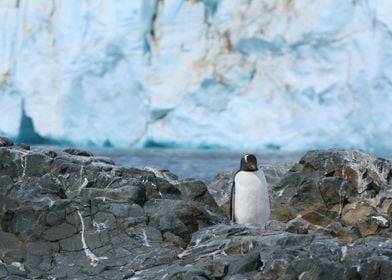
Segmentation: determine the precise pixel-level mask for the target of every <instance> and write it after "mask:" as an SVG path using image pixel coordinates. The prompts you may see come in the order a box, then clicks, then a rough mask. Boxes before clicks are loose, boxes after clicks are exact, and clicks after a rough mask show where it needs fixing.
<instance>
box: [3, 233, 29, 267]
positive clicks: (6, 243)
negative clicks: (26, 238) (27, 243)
mask: <svg viewBox="0 0 392 280" xmlns="http://www.w3.org/2000/svg"><path fill="white" fill-rule="evenodd" d="M0 252H1V256H2V258H7V259H8V260H15V261H16V260H19V259H20V258H21V257H22V256H23V254H24V248H23V243H22V241H21V240H19V239H18V237H17V236H16V235H14V234H12V233H9V232H4V231H0Z"/></svg>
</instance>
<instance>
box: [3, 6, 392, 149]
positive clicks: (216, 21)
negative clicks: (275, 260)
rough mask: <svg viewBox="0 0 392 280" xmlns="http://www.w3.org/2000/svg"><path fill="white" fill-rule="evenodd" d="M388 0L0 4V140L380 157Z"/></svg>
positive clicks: (391, 27)
mask: <svg viewBox="0 0 392 280" xmlns="http://www.w3.org/2000/svg"><path fill="white" fill-rule="evenodd" d="M391 92H392V5H391V4H390V0H372V1H368V0H353V1H352V0H343V1H342V0H323V1H314V0H296V1H295V0H282V1H277V0H258V1H250V0H225V1H219V0H199V1H197V0H188V1H185V0H132V1H127V0H95V1H88V0H66V1H65V0H52V1H46V0H2V1H0V116H1V117H0V134H3V135H7V136H10V137H13V138H18V137H19V139H21V140H26V139H32V137H33V138H34V137H35V138H37V139H49V140H54V141H59V142H68V143H73V144H76V145H96V146H103V145H113V146H118V147H130V146H139V147H140V146H155V145H158V146H183V147H228V148H238V149H242V148H261V149H262V148H281V149H283V150H295V149H308V148H316V147H327V146H328V147H329V146H344V147H360V148H365V149H368V150H382V149H389V148H391V144H390V141H389V139H391V138H392V129H391V128H392V118H389V117H388V115H389V114H390V111H391V106H392V94H391Z"/></svg>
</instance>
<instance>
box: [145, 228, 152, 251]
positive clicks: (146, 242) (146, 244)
mask: <svg viewBox="0 0 392 280" xmlns="http://www.w3.org/2000/svg"><path fill="white" fill-rule="evenodd" d="M143 244H144V246H146V247H152V246H151V244H150V242H148V238H147V232H146V230H145V229H143Z"/></svg>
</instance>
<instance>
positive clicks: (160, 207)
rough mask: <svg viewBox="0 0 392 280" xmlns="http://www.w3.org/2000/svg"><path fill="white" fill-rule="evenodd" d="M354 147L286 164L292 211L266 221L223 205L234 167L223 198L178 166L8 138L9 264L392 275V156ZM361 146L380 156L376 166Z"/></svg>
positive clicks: (116, 273) (76, 274) (257, 274)
mask: <svg viewBox="0 0 392 280" xmlns="http://www.w3.org/2000/svg"><path fill="white" fill-rule="evenodd" d="M325 153H332V156H333V158H332V162H333V164H330V163H329V162H325V161H328V158H329V157H330V156H331V155H328V156H327V155H325ZM342 154H343V155H344V156H343V155H342ZM353 155H354V156H353V157H350V156H351V154H350V153H348V152H345V151H339V152H336V153H335V152H331V151H327V152H325V151H319V152H317V153H316V152H312V153H311V155H306V156H305V157H304V158H303V162H302V161H300V163H298V164H296V165H295V166H294V167H293V168H292V169H291V171H290V172H288V173H287V174H286V175H285V176H284V178H283V179H282V180H280V181H278V178H277V177H278V176H280V173H279V172H277V173H274V174H273V175H272V177H271V178H273V180H275V181H274V182H276V184H274V185H272V184H271V199H276V200H275V201H274V203H275V204H274V207H275V208H273V214H274V215H275V216H276V217H280V218H281V219H280V221H276V220H271V221H270V222H269V223H268V225H267V227H266V230H264V229H261V228H258V227H255V226H251V225H236V224H230V223H229V221H228V219H227V217H226V216H225V215H224V214H223V213H222V211H221V209H220V207H219V206H221V207H223V208H224V205H225V203H227V201H226V202H225V199H226V198H227V197H228V194H225V193H224V190H223V192H222V190H220V189H219V188H218V186H222V187H224V186H226V183H227V182H228V180H229V176H226V175H225V176H223V175H222V177H217V178H221V179H222V181H221V182H219V181H214V182H213V184H215V187H216V188H210V189H211V190H213V191H215V193H214V196H215V197H216V198H217V199H218V200H217V201H218V203H216V202H215V201H214V199H213V196H212V195H211V193H210V191H209V187H210V186H211V184H210V185H209V187H206V185H205V184H204V183H203V182H201V181H196V180H188V179H187V180H178V178H177V177H176V176H175V175H173V174H171V173H170V172H168V171H166V170H157V169H153V168H146V169H137V168H127V167H117V166H115V165H114V164H112V162H111V160H108V159H105V158H102V159H101V158H96V157H93V156H87V155H72V154H69V153H63V152H58V153H57V152H56V153H52V152H51V151H46V150H35V149H32V150H26V149H23V148H22V147H18V146H15V145H13V146H3V147H0V194H1V195H0V205H1V206H0V229H1V231H0V253H1V257H0V259H1V261H0V276H1V277H3V278H6V279H7V278H9V279H12V277H13V278H15V279H18V278H20V279H48V278H56V279H57V278H58V279H60V278H63V279H127V278H131V279H132V278H133V279H161V278H167V279H297V278H298V279H330V278H329V277H333V278H336V279H348V278H351V279H355V278H361V277H362V278H366V277H368V278H372V279H381V277H384V278H385V279H389V278H388V277H390V276H391V274H390V267H391V266H390V265H391V261H390V258H391V257H392V255H391V251H392V244H391V242H390V238H388V237H390V236H391V230H390V228H389V225H390V220H391V213H392V210H391V209H392V206H391V202H392V194H390V191H389V187H388V186H389V185H388V184H389V181H388V180H389V179H388V176H389V177H390V175H389V174H392V173H391V172H390V170H391V168H390V166H389V162H388V161H386V160H384V161H383V160H380V159H373V158H371V157H366V156H365V155H361V156H359V155H356V154H355V153H354V154H353ZM357 157H360V158H361V160H363V159H365V158H368V159H369V160H368V161H366V162H365V163H363V165H364V166H365V167H362V165H361V164H362V163H360V162H359V161H358V162H356V160H358V159H357ZM371 159H373V161H372V160H371ZM342 160H343V161H344V160H345V161H346V162H345V166H346V167H347V168H348V169H347V170H348V171H347V170H346V171H347V172H346V173H344V172H343V171H342V170H343V168H342V166H344V164H342V163H341V161H342ZM355 164H357V165H355ZM372 164H374V165H375V166H376V167H374V168H373V167H372ZM368 165H369V166H370V167H369V166H368ZM311 166H313V167H311ZM323 168H325V170H324V169H323ZM334 168H335V169H336V170H335V171H334ZM318 169H320V170H318ZM271 170H273V168H271ZM326 170H327V171H328V172H327V173H325V172H326ZM358 170H359V171H358ZM361 170H362V171H361ZM364 170H367V171H364ZM356 172H357V173H358V174H357V173H356ZM361 172H362V173H361ZM271 174H272V173H271ZM364 174H365V175H364ZM366 178H368V179H366ZM365 179H366V180H365ZM271 180H272V179H271ZM361 184H362V185H363V184H366V189H365V190H363V187H360V186H362V185H361ZM229 189H230V187H227V186H226V190H229ZM337 196H339V199H337ZM341 196H342V197H343V198H344V199H341ZM309 199H310V200H309ZM381 236H384V237H381ZM336 237H338V238H339V239H338V238H336ZM364 237H365V238H364ZM385 237H386V238H385Z"/></svg>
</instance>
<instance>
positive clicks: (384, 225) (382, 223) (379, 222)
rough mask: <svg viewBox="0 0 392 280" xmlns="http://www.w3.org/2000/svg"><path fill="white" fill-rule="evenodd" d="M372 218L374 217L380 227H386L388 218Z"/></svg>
mask: <svg viewBox="0 0 392 280" xmlns="http://www.w3.org/2000/svg"><path fill="white" fill-rule="evenodd" d="M372 218H373V219H375V220H376V222H377V224H379V225H380V226H382V227H386V226H388V224H389V223H388V220H387V219H385V218H384V217H383V216H373V217H372Z"/></svg>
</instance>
